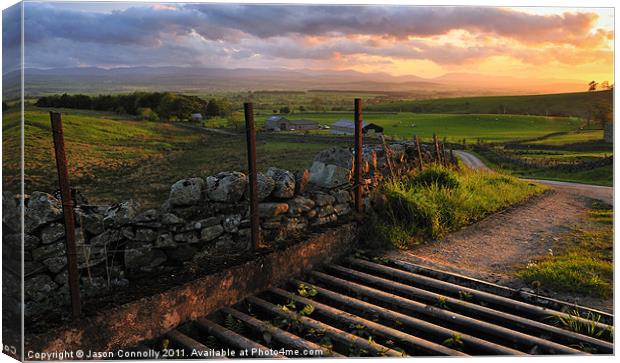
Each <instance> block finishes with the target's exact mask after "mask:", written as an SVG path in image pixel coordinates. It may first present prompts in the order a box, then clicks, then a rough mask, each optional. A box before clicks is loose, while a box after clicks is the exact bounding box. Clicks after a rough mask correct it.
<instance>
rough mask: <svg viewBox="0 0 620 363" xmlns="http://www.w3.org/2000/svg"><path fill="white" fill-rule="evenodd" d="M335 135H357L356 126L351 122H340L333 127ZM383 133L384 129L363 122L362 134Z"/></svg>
mask: <svg viewBox="0 0 620 363" xmlns="http://www.w3.org/2000/svg"><path fill="white" fill-rule="evenodd" d="M331 130H332V134H334V135H353V134H354V133H355V124H354V123H353V121H351V120H338V121H336V122H334V124H333V125H332V127H331ZM369 132H370V133H377V134H380V133H383V127H381V126H379V125H375V124H372V123H371V124H367V123H365V122H363V121H362V133H364V134H367V133H369Z"/></svg>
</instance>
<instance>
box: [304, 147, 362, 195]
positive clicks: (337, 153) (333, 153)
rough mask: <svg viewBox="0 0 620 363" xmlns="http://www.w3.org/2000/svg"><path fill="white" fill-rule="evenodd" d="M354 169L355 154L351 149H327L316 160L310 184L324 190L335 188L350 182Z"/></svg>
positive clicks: (312, 168) (311, 171)
mask: <svg viewBox="0 0 620 363" xmlns="http://www.w3.org/2000/svg"><path fill="white" fill-rule="evenodd" d="M352 169H353V153H351V151H349V149H347V148H343V147H334V148H330V149H326V150H323V151H321V152H320V153H318V154H317V156H316V157H315V158H314V162H313V163H312V167H311V168H310V179H309V182H310V183H312V184H314V185H317V186H319V187H322V188H335V187H338V186H341V185H343V184H346V183H348V182H349V180H350V178H351V170H352Z"/></svg>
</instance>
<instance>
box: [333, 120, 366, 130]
mask: <svg viewBox="0 0 620 363" xmlns="http://www.w3.org/2000/svg"><path fill="white" fill-rule="evenodd" d="M334 126H335V127H347V128H351V129H354V128H355V123H354V122H353V121H352V120H344V119H343V120H338V121H336V122H334V123H333V124H332V127H334ZM366 126H368V124H367V123H365V122H364V121H362V127H366Z"/></svg>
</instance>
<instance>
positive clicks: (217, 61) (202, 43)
mask: <svg viewBox="0 0 620 363" xmlns="http://www.w3.org/2000/svg"><path fill="white" fill-rule="evenodd" d="M25 6H26V8H25V9H26V10H25V22H26V24H25V28H26V33H25V39H26V64H27V66H36V67H59V66H64V67H67V66H76V65H99V66H114V65H123V66H127V65H179V66H187V65H203V66H216V67H219V66H230V67H243V66H255V67H260V66H287V65H289V64H295V65H298V64H304V63H305V64H313V65H318V64H321V62H322V64H323V65H324V66H325V67H329V66H334V65H338V64H351V63H353V62H359V60H360V59H363V57H364V56H367V57H372V58H373V59H374V60H373V62H377V63H385V64H389V63H390V62H391V59H393V60H429V61H432V62H434V63H436V64H439V65H459V64H468V63H472V62H477V61H481V60H483V59H486V58H489V57H494V56H498V55H504V56H510V57H513V58H514V59H518V60H519V61H521V62H523V63H527V64H542V63H543V62H544V61H545V60H547V61H555V62H560V63H565V64H579V63H584V62H600V61H601V59H604V60H607V59H609V57H611V56H613V53H612V50H611V49H608V48H606V47H607V42H608V41H609V40H610V39H613V33H612V32H611V31H608V30H604V29H596V28H595V27H594V24H595V21H596V18H597V15H595V14H594V13H589V12H585V11H584V12H564V13H562V14H555V15H535V14H529V13H524V12H519V11H515V10H511V9H505V8H491V7H412V6H312V5H299V6H295V5H277V6H276V5H234V4H225V5H224V4H185V5H183V4H176V5H165V6H162V5H154V6H134V7H128V8H124V9H119V10H115V11H111V12H110V11H108V12H97V11H86V10H84V7H83V6H82V7H81V9H80V10H77V9H71V8H70V7H68V6H67V5H66V4H65V6H55V5H54V4H53V3H51V4H42V3H26V5H25ZM457 35H458V36H457Z"/></svg>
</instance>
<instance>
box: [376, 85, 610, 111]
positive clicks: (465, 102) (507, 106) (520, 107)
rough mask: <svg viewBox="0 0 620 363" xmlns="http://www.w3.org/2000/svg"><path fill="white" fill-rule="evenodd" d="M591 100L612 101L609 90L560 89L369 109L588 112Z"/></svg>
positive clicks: (386, 104)
mask: <svg viewBox="0 0 620 363" xmlns="http://www.w3.org/2000/svg"><path fill="white" fill-rule="evenodd" d="M594 102H604V103H608V104H611V103H612V102H613V92H612V91H600V92H580V93H559V94H548V95H532V96H494V97H459V98H443V99H433V100H416V101H394V102H387V103H380V104H375V105H369V106H368V107H366V110H368V111H383V112H385V111H391V112H418V113H461V114H466V113H483V114H504V113H505V114H521V115H555V116H578V117H585V116H587V112H588V107H589V105H590V104H592V103H594Z"/></svg>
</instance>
